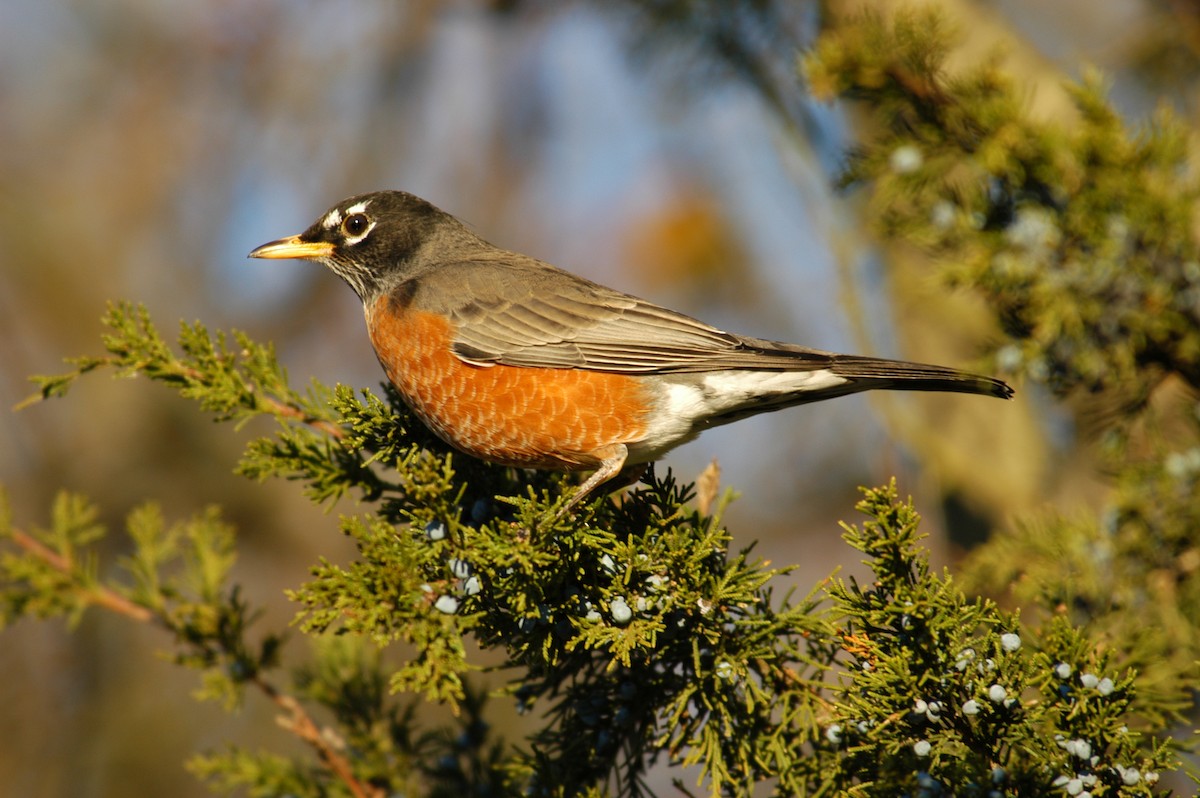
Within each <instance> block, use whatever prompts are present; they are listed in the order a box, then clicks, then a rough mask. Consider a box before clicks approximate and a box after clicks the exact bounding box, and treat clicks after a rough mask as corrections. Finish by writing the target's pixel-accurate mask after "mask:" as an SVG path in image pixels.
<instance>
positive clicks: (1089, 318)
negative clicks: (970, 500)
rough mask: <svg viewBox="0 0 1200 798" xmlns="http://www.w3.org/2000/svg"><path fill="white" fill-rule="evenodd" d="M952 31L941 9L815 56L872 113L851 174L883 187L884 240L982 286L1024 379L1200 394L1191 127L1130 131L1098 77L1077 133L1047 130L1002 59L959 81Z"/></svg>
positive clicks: (1199, 274)
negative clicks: (1174, 387) (952, 69)
mask: <svg viewBox="0 0 1200 798" xmlns="http://www.w3.org/2000/svg"><path fill="white" fill-rule="evenodd" d="M947 27H948V26H947V25H946V23H945V22H944V20H943V19H942V17H941V16H940V14H939V13H938V12H937V11H935V10H933V9H932V8H930V9H926V10H923V11H917V12H901V13H899V14H897V15H896V17H895V18H894V19H885V18H884V17H882V16H880V15H875V14H868V15H865V16H862V17H856V18H854V19H852V20H847V21H846V22H845V23H844V24H840V25H837V26H835V27H834V29H833V30H831V31H830V32H828V33H827V34H826V35H825V36H823V37H822V38H821V40H820V41H819V43H818V44H817V46H816V47H815V48H814V49H813V50H812V52H811V53H810V54H809V55H808V56H807V57H806V58H805V60H804V71H805V75H806V77H807V78H808V81H809V85H810V86H811V87H812V89H813V92H814V94H816V95H817V96H819V97H822V98H826V99H829V98H833V97H836V96H845V97H850V98H854V99H858V100H862V101H863V102H864V103H865V104H867V105H869V107H870V109H871V114H872V117H873V122H874V135H873V137H872V138H871V140H870V141H869V142H866V143H864V144H863V145H862V146H861V147H860V148H859V150H858V151H857V153H856V157H855V158H854V160H853V162H852V164H851V165H850V167H849V169H848V170H847V173H846V175H845V180H846V181H847V182H848V183H853V184H866V185H868V187H869V195H870V203H871V209H870V211H871V212H870V218H871V219H872V220H873V221H874V223H875V225H876V227H877V229H878V230H879V231H880V232H881V233H882V234H883V235H885V236H888V237H895V238H903V239H904V240H906V241H909V242H913V243H917V244H920V245H922V246H925V247H927V248H929V249H930V250H932V251H934V252H936V253H937V254H938V255H939V256H940V259H941V260H942V261H943V262H944V263H945V264H947V265H945V266H943V267H942V269H943V275H944V277H945V278H946V279H948V280H949V281H951V282H952V283H964V284H969V285H971V286H973V287H975V288H977V289H978V290H980V291H982V292H983V294H984V295H985V296H986V297H987V298H988V300H989V302H991V303H993V305H994V308H995V310H996V315H997V318H998V319H999V321H1000V322H1001V323H1002V324H1003V326H1004V328H1005V330H1006V332H1008V333H1009V335H1010V336H1011V337H1012V342H1011V343H1009V344H1007V345H1006V346H1005V347H1004V348H1003V349H1002V350H1001V351H1000V352H999V356H998V357H999V361H1000V365H1001V366H1003V367H1005V368H1007V369H1008V370H1012V371H1019V372H1022V373H1025V374H1027V375H1029V376H1030V377H1032V378H1034V379H1035V380H1037V381H1039V382H1043V381H1045V382H1048V383H1049V384H1050V385H1051V386H1052V387H1054V388H1055V389H1056V390H1058V391H1061V392H1068V391H1072V390H1087V391H1101V390H1107V391H1121V392H1123V393H1125V394H1128V395H1127V396H1126V397H1125V398H1126V400H1127V401H1130V402H1137V401H1143V400H1144V399H1145V398H1146V396H1148V395H1149V392H1150V390H1151V389H1152V388H1154V386H1156V385H1157V384H1158V382H1159V381H1160V380H1161V379H1162V377H1163V376H1165V375H1166V374H1168V373H1175V374H1178V375H1179V376H1181V377H1183V378H1184V379H1185V380H1187V382H1188V383H1189V384H1191V385H1192V386H1193V387H1200V372H1198V371H1197V365H1196V364H1197V363H1198V362H1200V359H1198V357H1197V356H1198V355H1200V301H1198V300H1200V259H1198V252H1197V245H1196V241H1195V236H1194V234H1193V229H1192V227H1193V219H1194V216H1195V202H1196V197H1197V191H1198V188H1200V185H1198V184H1197V181H1196V179H1195V176H1194V174H1193V173H1192V172H1191V170H1190V169H1189V159H1190V158H1191V157H1192V153H1191V152H1190V147H1189V142H1188V136H1189V130H1188V127H1187V126H1186V125H1185V124H1184V123H1183V122H1182V121H1180V120H1178V119H1177V118H1175V116H1174V115H1173V114H1172V113H1171V112H1170V111H1169V109H1167V108H1165V107H1164V108H1163V109H1161V110H1160V111H1159V112H1158V114H1156V116H1155V118H1154V119H1153V120H1152V121H1151V122H1150V123H1148V124H1146V125H1145V126H1144V127H1143V128H1142V129H1141V130H1140V131H1138V132H1134V133H1131V132H1129V131H1128V130H1126V128H1125V124H1124V122H1123V121H1122V119H1121V117H1120V116H1119V115H1118V114H1117V113H1116V112H1115V111H1114V110H1113V109H1112V107H1111V106H1110V105H1109V104H1108V102H1107V100H1106V99H1105V97H1104V92H1103V85H1102V82H1101V81H1100V79H1099V78H1098V77H1096V76H1094V75H1093V76H1090V77H1089V78H1088V80H1087V82H1085V83H1084V84H1082V85H1079V86H1075V87H1073V88H1072V90H1071V96H1072V98H1073V99H1074V104H1075V109H1074V110H1075V114H1076V119H1075V120H1074V121H1073V122H1072V123H1071V124H1070V125H1062V126H1060V125H1055V124H1051V123H1046V122H1042V121H1037V120H1034V119H1031V118H1030V117H1029V116H1028V115H1027V113H1026V103H1025V98H1024V96H1023V94H1022V90H1021V88H1020V87H1018V86H1016V85H1014V82H1013V80H1012V78H1011V77H1010V76H1009V75H1008V74H1007V73H1006V72H1004V70H1003V69H1002V67H1001V66H1000V63H999V61H998V60H992V61H988V62H985V63H984V64H983V65H981V66H979V67H976V68H974V69H970V70H966V71H964V72H963V74H956V75H949V74H947V73H946V71H945V67H944V61H945V57H946V54H947V52H948V51H949V49H950V47H951V46H952V45H953V43H954V36H953V34H952V33H951V32H950V31H948V30H947Z"/></svg>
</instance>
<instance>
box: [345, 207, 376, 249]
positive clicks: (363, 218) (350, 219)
mask: <svg viewBox="0 0 1200 798" xmlns="http://www.w3.org/2000/svg"><path fill="white" fill-rule="evenodd" d="M374 229H375V222H374V221H372V220H371V218H370V217H369V216H367V215H366V214H365V213H362V212H359V213H351V214H349V215H348V216H346V218H345V219H343V220H342V235H344V236H345V237H346V243H347V244H357V243H358V242H359V241H362V240H363V239H364V238H366V237H367V236H368V235H369V234H370V233H371V231H372V230H374Z"/></svg>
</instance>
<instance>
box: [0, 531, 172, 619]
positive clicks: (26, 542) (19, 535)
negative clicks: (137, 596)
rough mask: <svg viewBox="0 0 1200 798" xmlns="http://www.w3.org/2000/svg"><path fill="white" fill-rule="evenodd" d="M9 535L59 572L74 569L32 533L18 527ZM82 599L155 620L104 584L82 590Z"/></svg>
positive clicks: (141, 617) (152, 614)
mask: <svg viewBox="0 0 1200 798" xmlns="http://www.w3.org/2000/svg"><path fill="white" fill-rule="evenodd" d="M10 536H11V537H12V540H13V543H16V544H17V545H18V546H20V547H21V548H22V549H24V550H25V551H26V552H28V553H30V554H32V555H33V556H35V557H37V558H38V559H39V560H41V561H42V562H44V563H46V564H47V565H49V566H50V567H51V568H53V569H54V570H56V571H58V572H59V573H63V574H67V575H70V574H72V573H73V572H74V571H75V565H74V563H72V562H71V561H70V560H69V559H67V558H66V557H64V556H62V555H61V554H59V553H58V552H56V551H54V550H53V549H51V548H49V547H48V546H46V545H45V544H43V543H42V542H40V541H39V540H37V539H36V538H34V537H33V536H32V535H30V534H28V533H26V532H22V531H21V530H19V529H14V530H12V532H11V534H10ZM83 596H84V599H85V600H86V601H87V602H88V603H89V604H94V605H96V606H97V607H103V608H104V609H106V610H112V611H113V612H115V613H118V614H120V615H124V616H126V617H128V618H133V619H134V620H135V621H141V622H142V623H149V622H150V621H153V620H155V616H154V613H152V612H150V610H148V609H146V608H145V607H143V606H141V605H140V604H135V603H133V602H132V601H130V600H129V599H127V598H126V597H125V596H122V595H121V594H120V593H118V592H117V591H115V590H113V589H112V588H110V587H105V586H104V585H96V586H95V587H92V588H88V589H86V590H85V591H84V592H83Z"/></svg>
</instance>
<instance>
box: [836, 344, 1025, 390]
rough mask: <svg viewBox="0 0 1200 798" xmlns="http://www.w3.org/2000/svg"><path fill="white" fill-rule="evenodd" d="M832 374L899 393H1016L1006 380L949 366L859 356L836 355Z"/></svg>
mask: <svg viewBox="0 0 1200 798" xmlns="http://www.w3.org/2000/svg"><path fill="white" fill-rule="evenodd" d="M829 370H830V371H832V372H833V373H834V374H836V375H837V376H839V377H845V378H846V379H849V380H869V381H870V382H872V383H873V384H872V385H871V388H889V389H892V390H897V391H948V392H951V393H973V394H981V395H984V396H995V397H997V398H1000V399H1011V398H1012V396H1013V389H1012V387H1011V386H1009V385H1008V383H1006V382H1004V381H1003V380H997V379H995V378H993V377H984V376H983V375H980V374H971V373H970V372H966V371H959V370H958V369H952V368H947V367H945V366H931V365H928V364H926V363H908V362H905V361H902V360H885V359H883V358H876V357H860V356H858V355H836V356H834V357H833V359H832V362H831V363H830V365H829Z"/></svg>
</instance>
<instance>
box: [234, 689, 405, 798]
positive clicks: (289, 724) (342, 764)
mask: <svg viewBox="0 0 1200 798" xmlns="http://www.w3.org/2000/svg"><path fill="white" fill-rule="evenodd" d="M251 681H252V683H253V684H255V685H256V686H257V687H258V688H259V689H260V690H262V692H263V693H264V694H265V695H266V696H267V697H268V698H270V699H271V701H273V702H274V703H275V706H277V707H279V708H280V709H282V710H283V711H284V712H285V713H287V716H286V717H280V718H279V725H280V726H282V727H283V728H285V729H287V730H288V731H290V732H291V733H292V734H294V735H296V736H297V737H299V738H300V739H301V740H303V741H304V742H306V743H308V744H309V745H310V746H312V747H313V749H314V750H316V752H317V755H318V756H319V757H320V758H321V761H322V762H324V763H325V765H326V766H327V767H328V768H329V769H330V770H331V771H333V773H334V774H335V775H336V776H337V777H338V778H339V779H341V780H342V783H344V784H345V785H346V787H348V788H349V789H350V792H351V794H352V795H354V796H355V798H383V796H384V795H385V794H386V791H385V790H383V789H381V788H379V787H376V786H374V785H371V784H364V783H363V782H361V781H359V780H358V779H357V778H356V777H355V776H354V770H353V768H351V766H350V761H349V760H348V759H346V757H344V756H342V755H341V754H340V753H338V752H337V751H336V750H335V749H334V747H333V745H332V744H331V743H330V742H329V740H327V739H326V738H325V735H323V734H321V730H320V728H318V726H317V724H316V722H315V721H313V719H312V716H311V715H309V714H308V713H307V712H306V711H305V710H304V707H303V706H302V705H301V704H300V702H299V701H297V700H296V699H295V697H294V696H291V695H288V694H287V693H282V692H280V691H279V690H278V689H276V687H275V686H274V685H273V684H271V683H270V682H268V681H266V680H265V679H263V678H262V677H261V676H256V677H255V678H254V679H252V680H251Z"/></svg>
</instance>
